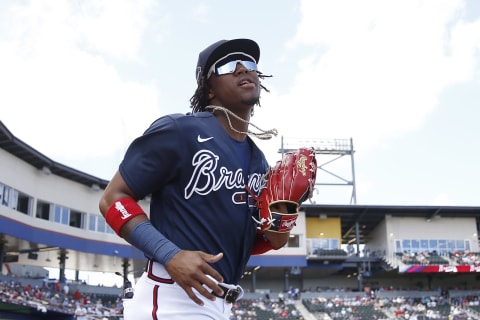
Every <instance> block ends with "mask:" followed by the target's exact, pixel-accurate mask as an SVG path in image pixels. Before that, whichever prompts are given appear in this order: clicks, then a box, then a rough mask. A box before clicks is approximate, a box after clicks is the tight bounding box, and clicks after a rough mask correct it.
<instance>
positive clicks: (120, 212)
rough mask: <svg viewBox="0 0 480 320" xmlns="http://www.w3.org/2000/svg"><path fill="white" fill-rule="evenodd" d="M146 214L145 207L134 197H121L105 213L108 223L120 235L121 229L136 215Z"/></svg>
mask: <svg viewBox="0 0 480 320" xmlns="http://www.w3.org/2000/svg"><path fill="white" fill-rule="evenodd" d="M142 214H145V212H144V211H143V209H142V208H141V207H140V206H139V205H138V203H137V202H136V201H135V200H133V199H132V198H121V199H118V200H117V201H115V202H114V203H112V205H111V206H110V208H108V210H107V213H106V214H105V220H106V221H107V223H108V225H109V226H110V227H112V229H113V231H115V232H116V233H117V234H118V235H119V236H120V229H122V227H123V225H124V224H126V223H127V222H128V221H130V220H132V219H133V218H135V217H136V216H139V215H142Z"/></svg>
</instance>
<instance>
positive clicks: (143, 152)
mask: <svg viewBox="0 0 480 320" xmlns="http://www.w3.org/2000/svg"><path fill="white" fill-rule="evenodd" d="M248 151H249V155H250V159H248V158H246V157H245V155H246V154H247V156H248ZM239 153H241V154H239ZM246 160H247V161H246ZM248 160H249V161H248ZM267 168H268V164H267V160H266V158H265V155H264V154H263V152H262V151H261V150H260V149H258V147H257V146H256V145H255V143H254V142H253V141H252V140H251V139H250V138H249V137H247V139H246V141H245V143H243V144H242V143H239V142H238V141H235V140H233V139H232V138H231V137H230V136H229V135H228V133H227V132H226V131H225V129H224V128H223V127H222V125H221V124H220V122H219V121H218V120H217V119H216V118H215V116H213V114H212V113H210V112H198V113H194V114H187V115H184V114H175V115H168V116H164V117H162V118H160V119H158V120H156V121H155V122H154V123H153V124H152V125H151V126H150V128H149V129H148V130H147V131H146V132H145V133H144V134H143V135H142V136H141V137H139V138H137V139H135V140H134V141H133V142H132V144H131V145H130V146H129V148H128V150H127V152H126V155H125V158H124V159H123V161H122V163H121V164H120V169H119V170H120V173H121V175H122V177H123V179H124V180H125V182H126V183H127V185H128V186H129V187H130V189H131V190H132V191H133V192H134V193H135V194H136V196H138V197H139V198H143V197H145V196H146V195H148V194H151V203H150V220H151V222H152V224H153V225H154V226H155V227H156V228H157V229H158V230H159V231H160V232H161V233H163V234H164V235H165V236H166V237H167V238H168V239H169V240H171V241H172V242H173V243H174V244H176V245H177V246H178V247H179V248H180V249H183V250H201V251H204V252H207V253H210V254H217V253H219V252H223V253H224V257H223V258H222V259H221V260H220V261H219V262H217V263H215V264H214V265H213V266H214V268H215V269H216V270H217V271H219V272H220V274H221V275H222V276H223V278H224V281H225V282H227V283H238V281H239V279H240V277H241V275H242V273H243V271H244V267H245V265H246V263H247V261H248V258H249V257H250V251H251V249H252V246H253V242H254V238H255V233H256V225H255V223H254V221H253V219H252V215H253V214H254V213H256V208H255V207H254V201H253V199H252V197H251V196H250V195H249V193H248V192H247V191H246V188H245V184H246V181H247V179H248V187H249V188H250V189H251V190H252V192H253V193H255V194H256V195H258V194H259V191H260V189H261V187H262V186H263V184H264V183H265V173H266V171H267ZM245 170H247V171H248V172H247V173H246V172H245Z"/></svg>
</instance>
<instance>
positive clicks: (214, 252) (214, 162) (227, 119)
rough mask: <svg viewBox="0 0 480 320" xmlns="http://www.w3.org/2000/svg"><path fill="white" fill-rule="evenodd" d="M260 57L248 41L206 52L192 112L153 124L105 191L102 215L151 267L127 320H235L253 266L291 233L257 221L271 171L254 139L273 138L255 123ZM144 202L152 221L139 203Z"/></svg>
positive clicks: (224, 44)
mask: <svg viewBox="0 0 480 320" xmlns="http://www.w3.org/2000/svg"><path fill="white" fill-rule="evenodd" d="M259 58H260V49H259V47H258V45H257V43H256V42H254V41H252V40H249V39H235V40H221V41H218V42H216V43H214V44H212V45H210V46H209V47H207V48H206V49H205V50H203V51H202V52H200V54H199V58H198V63H197V68H196V80H197V85H198V87H197V89H196V92H195V94H194V95H193V96H192V98H191V100H190V102H191V108H192V112H191V113H187V114H171V115H166V116H163V117H161V118H159V119H157V120H156V121H154V122H153V123H152V125H151V126H150V127H149V128H148V129H147V130H146V131H145V133H144V134H143V135H142V136H140V137H138V138H137V139H135V140H134V141H133V142H132V143H131V145H130V146H129V148H128V150H127V152H126V154H125V157H124V159H123V160H122V162H121V163H120V166H119V169H118V171H117V172H116V174H115V175H114V176H113V178H112V179H111V181H110V183H109V185H108V186H107V187H106V189H105V192H104V194H103V195H102V198H101V200H100V204H99V206H100V211H101V212H102V214H103V215H104V216H105V219H106V221H107V222H108V224H109V225H110V226H111V227H112V229H113V230H114V231H115V232H116V233H117V234H118V235H119V236H121V237H123V238H124V239H125V240H127V241H128V242H129V243H131V244H132V245H133V246H135V247H137V248H138V249H140V250H142V251H143V252H144V253H145V256H146V257H147V258H148V263H147V266H146V271H145V273H144V274H143V275H142V277H141V278H140V279H139V280H138V281H137V283H136V285H135V287H134V295H133V298H132V299H125V300H124V317H125V319H127V320H128V319H136V320H141V319H195V320H201V319H229V316H230V312H231V306H232V303H233V302H234V301H236V300H237V299H239V298H241V296H242V295H243V289H242V288H241V287H240V286H238V281H239V279H240V277H241V275H242V274H243V271H244V267H245V265H246V263H247V261H248V259H249V257H250V256H251V255H252V254H260V253H263V252H266V251H268V250H271V249H278V248H281V247H282V246H284V245H285V243H286V241H287V239H288V232H270V231H269V230H266V229H268V228H264V229H265V230H260V231H259V228H257V223H256V222H255V219H252V217H254V216H256V217H257V218H258V211H259V210H258V208H257V207H256V205H255V198H256V197H257V196H258V195H259V193H260V191H261V189H262V187H263V186H264V185H265V175H266V173H267V169H268V168H269V166H268V164H267V161H266V158H265V156H264V154H263V152H262V151H261V150H260V149H259V148H258V147H257V146H256V144H255V143H254V141H253V140H252V139H251V137H250V136H256V137H258V138H261V139H264V138H269V137H271V136H272V135H275V134H276V132H275V130H270V131H264V130H262V129H260V128H258V127H256V126H254V125H253V124H251V123H250V117H251V115H252V113H253V109H254V106H255V105H259V99H260V92H261V90H262V89H265V88H264V87H263V85H262V84H261V83H260V79H263V78H265V77H266V76H265V75H263V74H262V73H261V72H259V71H258V69H257V64H258V61H259ZM250 127H255V128H256V129H257V130H255V131H257V132H252V131H251V130H250ZM147 195H151V203H150V214H149V217H148V216H147V215H146V214H145V213H144V212H143V210H142V209H141V207H140V206H139V205H138V204H137V201H138V200H139V199H142V198H144V197H145V196H147ZM282 210H284V209H282V208H279V209H277V211H282Z"/></svg>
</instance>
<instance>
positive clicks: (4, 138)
mask: <svg viewBox="0 0 480 320" xmlns="http://www.w3.org/2000/svg"><path fill="white" fill-rule="evenodd" d="M0 148H2V149H4V150H5V151H7V152H9V153H11V154H12V155H14V156H16V157H17V158H19V159H22V160H23V161H25V162H27V163H29V164H31V165H32V166H34V167H35V168H37V169H39V170H42V169H43V170H49V171H50V172H51V173H53V174H55V175H57V176H60V177H63V178H66V179H69V180H72V181H75V182H78V183H81V184H84V185H86V186H88V187H91V186H93V185H96V186H99V187H100V188H102V189H105V187H106V186H107V184H108V181H107V180H104V179H100V178H97V177H95V176H92V175H89V174H87V173H84V172H81V171H79V170H76V169H73V168H70V167H68V166H65V165H63V164H61V163H58V162H55V161H53V160H52V159H50V158H48V157H46V156H45V155H43V154H41V153H40V152H38V151H37V150H35V149H34V148H32V147H30V146H29V145H28V144H26V143H25V142H23V141H22V140H20V139H18V138H17V137H15V136H14V135H13V134H12V133H11V132H10V131H9V130H8V129H7V127H6V126H5V125H4V124H3V122H2V121H0Z"/></svg>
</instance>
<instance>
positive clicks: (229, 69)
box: [207, 52, 257, 79]
mask: <svg viewBox="0 0 480 320" xmlns="http://www.w3.org/2000/svg"><path fill="white" fill-rule="evenodd" d="M232 55H243V56H246V57H248V58H250V59H252V60H234V61H229V62H227V63H224V64H222V65H221V66H218V67H217V63H218V62H220V61H221V60H224V59H225V58H227V57H229V56H232ZM238 63H240V64H242V65H243V66H244V67H245V68H246V69H247V70H248V71H257V63H256V62H255V59H254V58H253V57H252V56H251V55H248V54H246V53H244V52H232V53H229V54H227V55H226V56H224V57H222V58H220V59H218V60H217V61H215V62H214V63H213V64H212V66H211V67H210V69H209V70H208V73H207V79H209V78H210V76H211V75H212V73H215V74H216V75H217V76H221V75H224V74H229V73H234V72H235V69H236V68H237V64H238Z"/></svg>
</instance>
